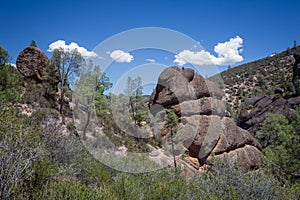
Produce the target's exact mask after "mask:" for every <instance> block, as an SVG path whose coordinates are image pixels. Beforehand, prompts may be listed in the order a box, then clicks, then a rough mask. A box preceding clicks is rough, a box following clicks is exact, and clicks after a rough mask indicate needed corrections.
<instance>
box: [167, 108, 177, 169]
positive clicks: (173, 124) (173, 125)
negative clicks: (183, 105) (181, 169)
mask: <svg viewBox="0 0 300 200" xmlns="http://www.w3.org/2000/svg"><path fill="white" fill-rule="evenodd" d="M166 128H167V130H169V131H170V133H171V145H172V154H173V161H174V167H175V168H176V166H177V163H176V159H175V151H174V135H175V134H176V133H177V130H178V117H177V115H176V114H175V112H174V111H172V112H169V113H168V114H167V116H166Z"/></svg>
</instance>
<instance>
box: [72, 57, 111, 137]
mask: <svg viewBox="0 0 300 200" xmlns="http://www.w3.org/2000/svg"><path fill="white" fill-rule="evenodd" d="M111 86H112V84H111V83H110V82H109V78H108V77H107V76H106V75H105V73H104V72H102V71H101V69H100V66H98V65H96V66H94V65H93V62H92V61H91V60H89V63H88V65H87V66H86V65H84V66H82V68H81V70H80V79H79V80H77V82H76V85H75V89H76V94H78V95H79V96H78V95H76V97H75V98H76V99H75V101H76V102H77V104H80V106H81V109H82V110H83V111H84V112H85V113H86V120H85V122H84V127H83V139H86V132H87V128H88V125H89V124H90V119H91V115H92V111H93V109H94V108H95V109H96V114H97V111H99V109H104V108H103V106H102V105H99V104H101V103H103V101H101V100H102V98H103V93H104V91H106V90H107V89H109V88H110V87H111ZM99 107H100V108H99ZM81 119H82V116H81Z"/></svg>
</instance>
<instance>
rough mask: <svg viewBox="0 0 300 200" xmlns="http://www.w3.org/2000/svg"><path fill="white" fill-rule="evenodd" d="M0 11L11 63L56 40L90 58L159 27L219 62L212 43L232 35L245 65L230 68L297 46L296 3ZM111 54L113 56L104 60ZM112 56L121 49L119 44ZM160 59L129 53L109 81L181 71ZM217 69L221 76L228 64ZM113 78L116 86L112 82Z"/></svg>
mask: <svg viewBox="0 0 300 200" xmlns="http://www.w3.org/2000/svg"><path fill="white" fill-rule="evenodd" d="M0 5H1V6H0V17H1V19H2V21H1V29H0V45H1V46H2V47H4V48H5V49H6V50H8V52H9V53H10V55H11V56H12V60H11V62H12V63H15V60H16V58H17V56H18V54H19V52H20V51H21V50H22V49H23V48H25V47H26V46H28V45H29V43H30V42H31V40H32V39H34V40H35V41H36V42H37V44H38V47H39V48H40V49H42V50H43V51H44V52H45V53H46V54H47V55H48V57H51V52H47V50H48V49H49V45H50V44H51V43H53V42H55V41H57V40H63V41H65V42H66V45H69V44H70V43H71V42H74V43H76V44H78V45H79V46H81V47H84V48H85V49H86V50H87V51H89V52H92V51H93V49H95V47H97V45H99V44H100V43H101V42H103V41H105V40H107V39H108V38H110V37H112V36H114V35H115V34H118V33H120V32H124V31H127V30H130V29H135V28H143V27H161V28H166V29H171V30H174V31H178V32H180V33H183V34H185V35H187V36H188V37H190V38H192V39H193V40H195V41H197V42H199V44H200V46H201V47H202V48H203V49H204V50H205V52H209V53H210V54H211V55H212V56H214V57H218V54H217V53H216V52H215V51H214V50H215V47H216V46H217V44H218V43H225V42H228V41H230V39H234V38H235V37H237V36H238V37H240V38H241V39H242V43H239V44H240V45H242V46H241V47H238V50H239V52H238V55H240V56H241V57H242V58H243V59H242V61H239V62H236V63H232V66H236V65H239V64H242V63H246V62H249V61H253V60H256V59H259V58H263V57H266V56H269V55H270V54H272V53H273V52H281V51H283V50H285V49H287V47H292V46H293V41H294V40H296V41H297V42H298V44H300V26H299V24H300V12H299V10H300V2H299V1H296V0H285V1H264V0H261V1H258V0H252V1H234V0H228V1H221V0H220V1H200V0H182V1H176V0H173V1H171V0H169V1H166V0H150V1H142V0H139V1H137V0H131V1H125V0H123V1H117V0H92V1H88V0H87V1H82V0H80V1H78V0H64V1H63V0H61V1H58V0H52V1H48V0H45V1H40V0H28V1H26V0H23V1H16V0H2V1H1V3H0ZM236 44H237V43H236ZM203 49H202V50H203ZM241 49H242V51H241ZM113 50H116V49H111V51H109V52H107V53H112V51H113ZM118 50H124V49H123V48H122V44H120V47H119V48H118ZM184 50H186V49H182V51H184ZM198 50H199V49H198ZM236 50H237V49H236ZM199 51H200V50H199ZM196 52H197V51H195V52H194V53H196ZM124 53H127V52H124ZM128 53H130V52H128ZM165 53H166V55H165V54H164V53H162V52H160V51H154V50H152V51H151V50H149V51H145V50H144V52H142V51H140V52H131V53H130V55H131V56H133V57H134V59H132V60H131V61H130V62H126V59H125V60H123V61H125V62H116V63H115V65H117V66H116V68H115V69H114V70H112V72H109V73H110V74H109V75H111V76H113V75H115V74H116V72H117V71H118V73H119V75H118V76H120V75H121V74H122V73H124V70H125V71H128V70H130V69H131V68H134V67H135V66H137V65H142V64H147V63H148V64H149V63H151V62H153V61H154V60H155V63H157V64H163V65H175V64H176V65H178V64H180V63H178V62H177V63H174V59H175V57H174V56H175V55H169V53H168V52H165ZM184 53H186V54H185V56H188V54H189V53H191V52H182V54H180V55H183V54H184ZM108 55H110V54H108ZM178 55H179V52H178ZM100 56H104V55H100ZM192 56H198V55H196V54H195V55H192ZM166 58H167V59H166ZM147 59H148V60H147ZM237 60H238V59H237ZM219 68H220V69H225V68H227V65H224V66H221V65H220V66H219ZM112 79H113V81H115V82H116V81H117V80H118V78H117V76H116V77H114V78H112Z"/></svg>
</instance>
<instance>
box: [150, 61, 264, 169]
mask: <svg viewBox="0 0 300 200" xmlns="http://www.w3.org/2000/svg"><path fill="white" fill-rule="evenodd" d="M221 98H222V92H221V90H220V89H218V88H217V87H216V85H215V84H214V83H213V82H210V81H207V80H205V79H204V78H203V77H202V76H200V75H198V74H196V73H195V72H194V70H192V69H180V68H177V67H170V68H167V69H165V70H164V71H163V72H162V73H161V74H160V76H159V79H158V84H157V86H156V88H155V90H154V92H153V93H152V95H151V97H150V102H149V107H150V110H151V111H152V112H153V114H154V115H155V116H159V115H162V113H168V112H170V111H174V112H175V113H176V114H177V116H178V118H179V129H178V132H177V134H176V136H175V138H174V139H173V141H174V143H175V152H176V153H177V154H179V153H180V152H182V150H183V149H185V150H187V151H188V154H189V156H190V157H192V158H197V160H198V163H197V164H198V167H202V166H205V165H206V164H207V163H208V162H207V161H209V160H210V159H211V158H212V157H213V156H212V155H214V157H217V158H220V159H221V160H223V161H224V162H225V161H227V160H235V161H237V162H238V163H239V164H240V166H241V167H242V168H244V169H249V168H251V167H255V166H257V165H258V164H259V163H260V162H261V159H262V154H261V152H260V149H261V145H260V144H259V143H258V141H257V140H256V139H255V138H254V137H253V136H252V135H251V134H250V133H249V132H248V131H246V130H243V129H241V128H239V127H238V126H236V124H235V122H234V121H233V120H232V119H231V118H229V117H228V115H227V111H226V107H225V104H224V102H222V101H221ZM160 123H164V122H163V121H160V122H157V124H160ZM157 126H158V127H162V128H161V129H160V128H159V129H156V130H155V131H154V134H159V136H160V137H162V138H167V137H168V134H167V133H166V130H164V128H163V125H161V126H159V125H157Z"/></svg>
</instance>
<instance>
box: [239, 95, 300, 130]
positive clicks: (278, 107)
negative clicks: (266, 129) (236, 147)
mask: <svg viewBox="0 0 300 200" xmlns="http://www.w3.org/2000/svg"><path fill="white" fill-rule="evenodd" d="M299 104H300V97H292V98H288V99H284V98H283V97H282V96H279V95H277V96H264V97H253V98H251V99H249V100H248V102H247V104H246V107H247V108H248V109H244V110H242V111H241V113H240V115H239V118H238V123H237V124H238V126H240V127H241V128H243V129H247V130H248V131H250V132H251V133H252V134H254V133H255V132H256V131H257V130H259V129H260V127H261V124H262V122H263V121H264V120H265V118H266V117H267V115H268V114H269V113H272V114H281V115H283V116H285V117H286V118H288V119H290V118H291V117H292V115H293V112H294V108H295V106H297V105H299Z"/></svg>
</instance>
